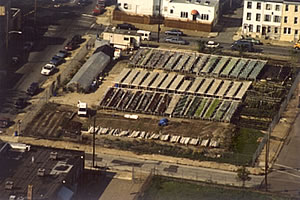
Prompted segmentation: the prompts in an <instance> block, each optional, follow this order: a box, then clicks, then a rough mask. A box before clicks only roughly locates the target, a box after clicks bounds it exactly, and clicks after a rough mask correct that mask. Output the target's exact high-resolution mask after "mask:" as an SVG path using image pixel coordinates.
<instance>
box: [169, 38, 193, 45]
mask: <svg viewBox="0 0 300 200" xmlns="http://www.w3.org/2000/svg"><path fill="white" fill-rule="evenodd" d="M165 42H169V43H173V44H183V45H185V44H188V42H187V41H186V40H184V39H182V38H181V37H167V38H166V39H165Z"/></svg>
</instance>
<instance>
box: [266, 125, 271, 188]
mask: <svg viewBox="0 0 300 200" xmlns="http://www.w3.org/2000/svg"><path fill="white" fill-rule="evenodd" d="M270 134H271V130H270V128H269V129H268V137H267V142H266V157H265V189H266V191H268V169H269V148H270Z"/></svg>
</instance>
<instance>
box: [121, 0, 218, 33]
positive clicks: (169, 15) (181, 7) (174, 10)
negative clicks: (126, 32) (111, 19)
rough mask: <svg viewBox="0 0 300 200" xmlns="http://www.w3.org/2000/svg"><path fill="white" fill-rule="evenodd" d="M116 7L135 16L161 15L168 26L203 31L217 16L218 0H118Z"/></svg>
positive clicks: (214, 22)
mask: <svg viewBox="0 0 300 200" xmlns="http://www.w3.org/2000/svg"><path fill="white" fill-rule="evenodd" d="M118 9H119V10H120V11H123V12H124V13H126V14H130V15H135V16H147V17H149V18H151V17H157V16H161V17H162V18H163V19H164V25H165V26H168V27H174V28H176V27H177V28H186V29H192V30H203V31H211V29H212V28H213V27H214V26H215V25H216V24H217V22H218V18H219V0H140V1H136V0H118ZM127 19H128V21H130V17H128V18H127ZM137 21H138V20H137V19H136V21H133V20H132V22H137ZM144 21H145V20H144Z"/></svg>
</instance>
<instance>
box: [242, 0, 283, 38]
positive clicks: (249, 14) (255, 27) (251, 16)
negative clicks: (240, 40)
mask: <svg viewBox="0 0 300 200" xmlns="http://www.w3.org/2000/svg"><path fill="white" fill-rule="evenodd" d="M282 7H283V2H282V1H275V0H268V1H262V0H245V1H244V11H243V24H242V33H243V34H244V35H249V36H252V37H263V38H266V39H267V38H270V39H280V30H281V20H282Z"/></svg>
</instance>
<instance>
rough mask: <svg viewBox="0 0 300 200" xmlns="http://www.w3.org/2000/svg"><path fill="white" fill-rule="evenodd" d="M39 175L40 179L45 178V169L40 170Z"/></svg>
mask: <svg viewBox="0 0 300 200" xmlns="http://www.w3.org/2000/svg"><path fill="white" fill-rule="evenodd" d="M37 175H38V176H40V177H43V176H45V169H44V168H39V169H38V171H37Z"/></svg>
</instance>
